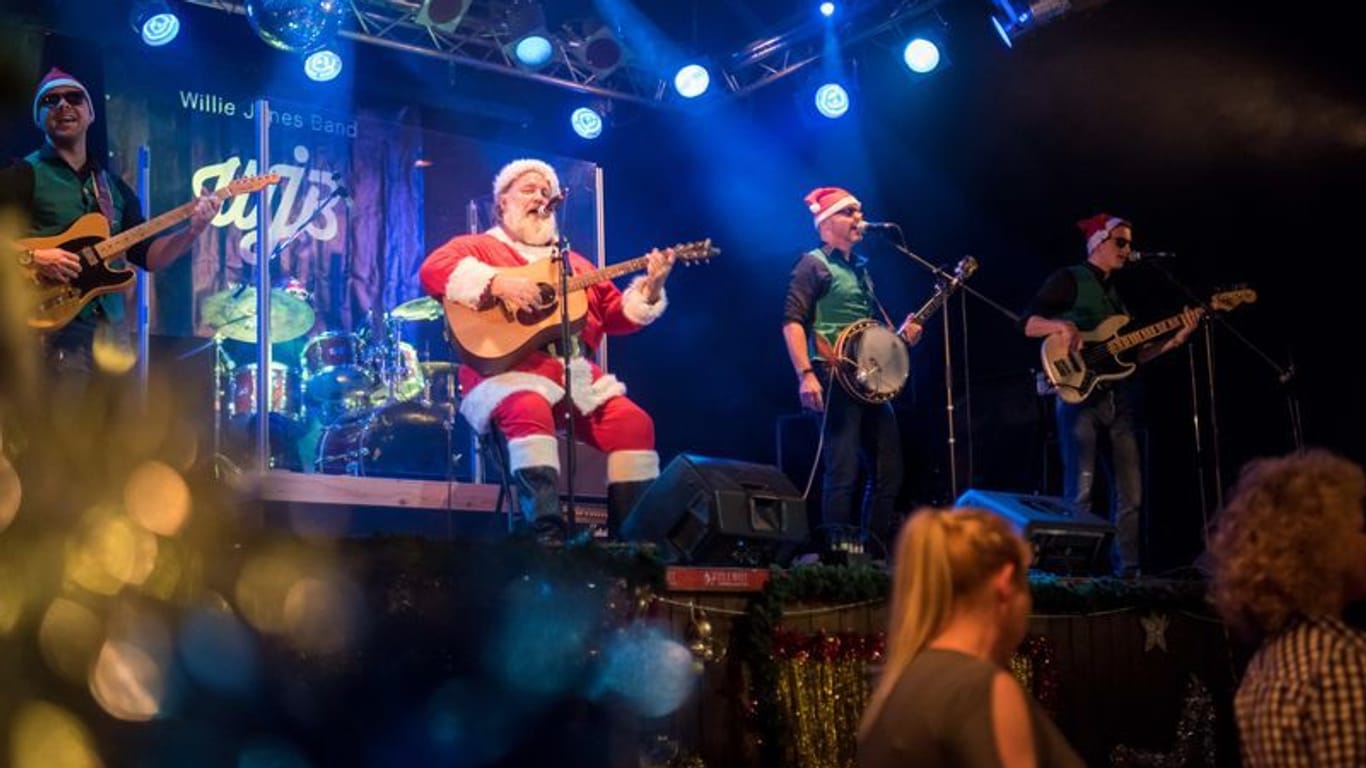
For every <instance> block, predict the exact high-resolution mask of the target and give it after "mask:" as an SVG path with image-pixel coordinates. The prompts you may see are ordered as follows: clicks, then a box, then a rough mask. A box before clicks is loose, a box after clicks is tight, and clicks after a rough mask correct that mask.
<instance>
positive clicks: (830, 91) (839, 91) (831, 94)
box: [816, 83, 849, 120]
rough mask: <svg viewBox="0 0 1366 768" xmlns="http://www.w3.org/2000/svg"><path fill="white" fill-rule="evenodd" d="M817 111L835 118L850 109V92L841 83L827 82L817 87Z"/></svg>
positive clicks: (832, 118)
mask: <svg viewBox="0 0 1366 768" xmlns="http://www.w3.org/2000/svg"><path fill="white" fill-rule="evenodd" d="M816 111H817V112H819V113H821V115H822V116H824V117H828V118H830V119H831V120H834V119H836V118H838V117H843V116H844V113H845V112H848V111H849V92H848V91H846V90H845V89H844V86H842V85H840V84H839V83H826V84H825V85H822V86H821V87H819V88H817V89H816Z"/></svg>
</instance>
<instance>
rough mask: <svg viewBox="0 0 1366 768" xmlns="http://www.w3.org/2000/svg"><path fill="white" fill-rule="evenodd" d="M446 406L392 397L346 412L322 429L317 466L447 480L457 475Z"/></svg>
mask: <svg viewBox="0 0 1366 768" xmlns="http://www.w3.org/2000/svg"><path fill="white" fill-rule="evenodd" d="M452 437H453V435H452V424H451V423H450V421H449V420H448V417H447V413H446V410H445V409H444V408H433V407H430V406H427V405H424V404H423V403H421V402H417V401H406V402H397V403H391V404H389V405H387V406H384V407H382V408H374V409H371V410H367V411H362V412H360V413H354V414H351V415H348V416H345V417H343V418H342V419H341V420H340V421H338V422H337V423H336V424H333V425H332V426H330V427H328V428H327V429H326V431H324V432H323V436H322V440H321V441H320V442H319V443H318V461H317V466H318V471H319V472H323V473H326V474H332V475H359V476H362V477H398V478H410V479H423V480H446V479H452V478H454V476H455V461H456V458H457V457H456V456H455V454H454V446H453V445H452Z"/></svg>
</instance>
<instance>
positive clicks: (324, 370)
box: [299, 331, 375, 403]
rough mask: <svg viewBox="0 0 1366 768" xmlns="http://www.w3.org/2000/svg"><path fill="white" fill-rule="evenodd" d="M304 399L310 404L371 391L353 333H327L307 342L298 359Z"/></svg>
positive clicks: (367, 372)
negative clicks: (301, 371)
mask: <svg viewBox="0 0 1366 768" xmlns="http://www.w3.org/2000/svg"><path fill="white" fill-rule="evenodd" d="M299 366H300V367H301V368H302V369H303V385H304V395H305V396H306V397H307V398H308V399H309V401H310V402H317V403H322V402H327V401H334V400H343V399H345V398H347V397H353V396H354V395H355V394H356V392H357V391H368V390H369V389H371V388H372V387H374V384H375V382H374V379H373V377H372V376H371V375H370V372H369V371H367V370H365V367H364V366H362V365H361V344H360V339H359V338H358V337H357V336H356V335H355V334H353V333H341V332H338V331H329V332H327V333H320V334H318V335H317V336H314V337H313V338H311V339H309V340H308V344H306V345H304V351H303V353H302V354H301V355H300V356H299Z"/></svg>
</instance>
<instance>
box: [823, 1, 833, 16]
mask: <svg viewBox="0 0 1366 768" xmlns="http://www.w3.org/2000/svg"><path fill="white" fill-rule="evenodd" d="M820 11H821V15H822V16H824V17H825V18H827V19H828V18H830V17H831V16H834V15H835V4H834V3H831V2H824V3H821V6H820Z"/></svg>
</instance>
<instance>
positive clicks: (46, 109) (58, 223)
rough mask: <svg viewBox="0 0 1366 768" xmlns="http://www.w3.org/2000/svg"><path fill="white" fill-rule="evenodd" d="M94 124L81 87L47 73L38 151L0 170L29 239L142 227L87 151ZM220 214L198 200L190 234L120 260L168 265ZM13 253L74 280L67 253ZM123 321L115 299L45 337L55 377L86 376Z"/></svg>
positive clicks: (137, 208) (3, 200) (127, 198)
mask: <svg viewBox="0 0 1366 768" xmlns="http://www.w3.org/2000/svg"><path fill="white" fill-rule="evenodd" d="M94 120H95V107H94V104H93V103H92V101H91V99H90V92H89V91H88V90H86V87H85V86H84V85H82V84H81V82H80V81H79V80H77V79H76V78H75V77H72V76H71V75H69V74H67V73H66V72H63V71H62V70H60V69H57V68H55V67H54V68H53V69H52V70H51V71H50V72H48V73H47V75H46V76H45V77H44V78H43V80H42V82H41V83H39V85H38V91H37V93H36V94H34V97H33V121H34V124H35V125H37V127H38V128H39V129H40V130H42V131H43V134H44V136H45V140H44V142H43V145H42V146H41V147H39V148H38V149H37V150H35V151H34V152H31V153H30V154H29V155H28V156H27V157H25V158H23V159H22V160H20V161H18V162H16V163H13V164H12V165H10V166H9V167H7V168H4V169H3V170H0V204H3V205H4V206H5V207H10V208H13V209H15V210H18V211H19V212H21V213H22V214H24V215H25V216H26V217H27V220H28V232H27V236H29V237H49V236H53V235H58V234H60V233H62V232H63V231H65V230H66V229H67V228H68V227H69V226H70V225H71V224H72V223H74V222H75V221H76V220H77V219H79V218H80V217H81V216H83V215H85V214H88V213H100V214H102V215H103V216H104V217H105V218H107V219H108V220H109V228H110V232H111V234H117V233H118V232H121V231H123V230H126V229H129V228H131V227H135V226H137V225H138V224H141V223H142V221H143V216H142V205H141V203H140V202H139V201H138V198H137V195H136V194H135V193H134V192H133V190H132V189H131V188H130V187H129V186H128V184H126V183H125V182H124V181H123V179H121V178H119V177H118V176H117V175H114V174H111V173H109V172H108V171H106V170H105V169H104V168H103V167H101V165H100V163H99V159H98V158H97V157H94V156H92V155H90V154H89V152H88V150H87V147H86V134H87V132H88V131H89V129H90V125H91V123H93V122H94ZM218 208H219V200H218V199H217V198H216V197H214V196H213V195H212V194H205V195H201V196H200V198H199V200H198V202H197V204H196V206H195V209H194V212H193V215H192V216H191V217H190V222H189V226H188V227H185V228H183V229H181V230H180V231H178V232H173V233H171V234H167V235H163V236H162V237H159V238H157V239H155V240H152V241H151V242H143V243H140V244H138V245H135V246H133V247H132V248H130V249H129V250H128V252H127V253H126V254H125V256H124V258H126V260H127V261H129V262H130V263H132V264H134V265H135V266H138V267H141V268H143V269H145V270H148V271H153V270H158V269H162V268H164V267H166V266H168V265H170V264H171V263H172V262H174V261H175V260H176V259H177V258H179V257H180V255H181V254H183V253H185V252H186V251H188V250H189V249H190V246H191V245H192V244H193V242H194V239H195V238H196V237H198V236H199V234H200V233H201V232H203V231H204V229H205V228H207V227H208V225H209V222H210V221H211V220H212V219H213V217H214V215H215V214H216V213H217V212H218ZM16 249H17V248H16ZM17 250H19V253H18V259H19V262H20V263H21V264H24V265H34V266H35V267H36V269H37V272H38V273H39V274H41V275H42V276H43V277H46V278H48V279H49V280H55V281H60V282H69V281H71V280H72V279H73V278H75V277H76V276H77V275H78V274H79V273H80V270H81V263H80V259H79V257H77V255H76V254H74V253H72V252H70V251H67V250H64V249H61V248H43V249H38V250H22V249H17ZM123 315H124V310H123V305H122V296H120V295H119V294H117V293H115V294H110V295H105V296H101V297H99V298H97V299H96V300H94V301H92V302H90V304H88V305H87V306H86V307H85V308H84V309H83V310H81V313H80V314H79V315H78V316H77V317H76V318H75V319H74V320H73V321H72V322H71V323H69V324H67V325H66V326H65V327H64V328H62V329H61V330H58V331H54V332H52V333H49V334H47V335H46V336H45V345H46V347H47V351H48V356H49V358H50V359H51V360H52V361H53V363H54V364H55V365H56V367H57V368H58V369H59V370H85V371H88V370H90V369H91V365H92V359H91V346H92V343H93V340H94V336H95V330H96V328H97V326H98V324H99V323H104V322H112V323H117V322H120V321H122V319H123Z"/></svg>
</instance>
